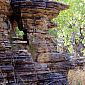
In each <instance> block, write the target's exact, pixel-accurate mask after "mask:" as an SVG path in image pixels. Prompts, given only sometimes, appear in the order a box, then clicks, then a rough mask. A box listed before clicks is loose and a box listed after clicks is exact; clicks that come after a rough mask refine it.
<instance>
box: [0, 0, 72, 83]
mask: <svg viewBox="0 0 85 85" xmlns="http://www.w3.org/2000/svg"><path fill="white" fill-rule="evenodd" d="M67 8H68V6H67V5H63V4H60V3H57V2H52V1H48V0H11V5H10V2H9V1H6V0H3V1H2V0H0V85H68V83H67V73H68V70H69V69H70V68H71V67H72V64H71V63H70V62H69V58H68V55H67V54H64V53H58V52H57V50H56V45H55V44H54V43H53V41H52V38H53V37H52V36H50V35H49V34H48V30H49V28H52V27H55V26H56V24H54V23H52V22H51V19H52V18H54V17H55V16H57V15H58V14H59V12H60V10H64V9H67ZM14 22H16V23H17V24H16V25H17V26H18V27H19V29H20V30H22V31H23V32H24V33H25V34H24V36H25V37H24V40H23V39H20V38H19V37H17V36H16V34H15V30H14V28H15V26H16V25H15V26H14ZM28 43H29V45H28Z"/></svg>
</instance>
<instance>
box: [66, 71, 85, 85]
mask: <svg viewBox="0 0 85 85" xmlns="http://www.w3.org/2000/svg"><path fill="white" fill-rule="evenodd" d="M68 75H69V77H68V78H69V81H70V85H85V70H84V71H83V70H70V71H69V74H68Z"/></svg>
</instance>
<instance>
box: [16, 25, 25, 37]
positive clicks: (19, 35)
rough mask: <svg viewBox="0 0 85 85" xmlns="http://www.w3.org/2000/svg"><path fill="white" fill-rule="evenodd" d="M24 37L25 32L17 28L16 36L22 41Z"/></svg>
mask: <svg viewBox="0 0 85 85" xmlns="http://www.w3.org/2000/svg"><path fill="white" fill-rule="evenodd" d="M23 35H24V32H23V31H20V30H19V28H18V27H16V36H17V37H20V38H21V39H23Z"/></svg>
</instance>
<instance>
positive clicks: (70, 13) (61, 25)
mask: <svg viewBox="0 0 85 85" xmlns="http://www.w3.org/2000/svg"><path fill="white" fill-rule="evenodd" d="M54 1H60V2H62V3H66V4H69V5H70V7H69V9H68V10H65V11H62V12H60V15H59V16H58V17H57V18H55V19H53V20H52V21H53V22H58V27H57V28H56V29H57V30H58V31H57V32H56V35H57V36H58V37H62V39H64V45H65V46H68V47H69V48H68V50H69V51H70V52H71V53H72V50H73V44H75V45H76V43H75V42H77V43H80V41H81V42H82V44H83V45H84V46H85V0H63V1H62V0H54ZM54 32H55V31H54ZM58 32H59V33H58ZM54 34H55V33H54ZM81 36H83V37H84V38H83V39H81Z"/></svg>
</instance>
